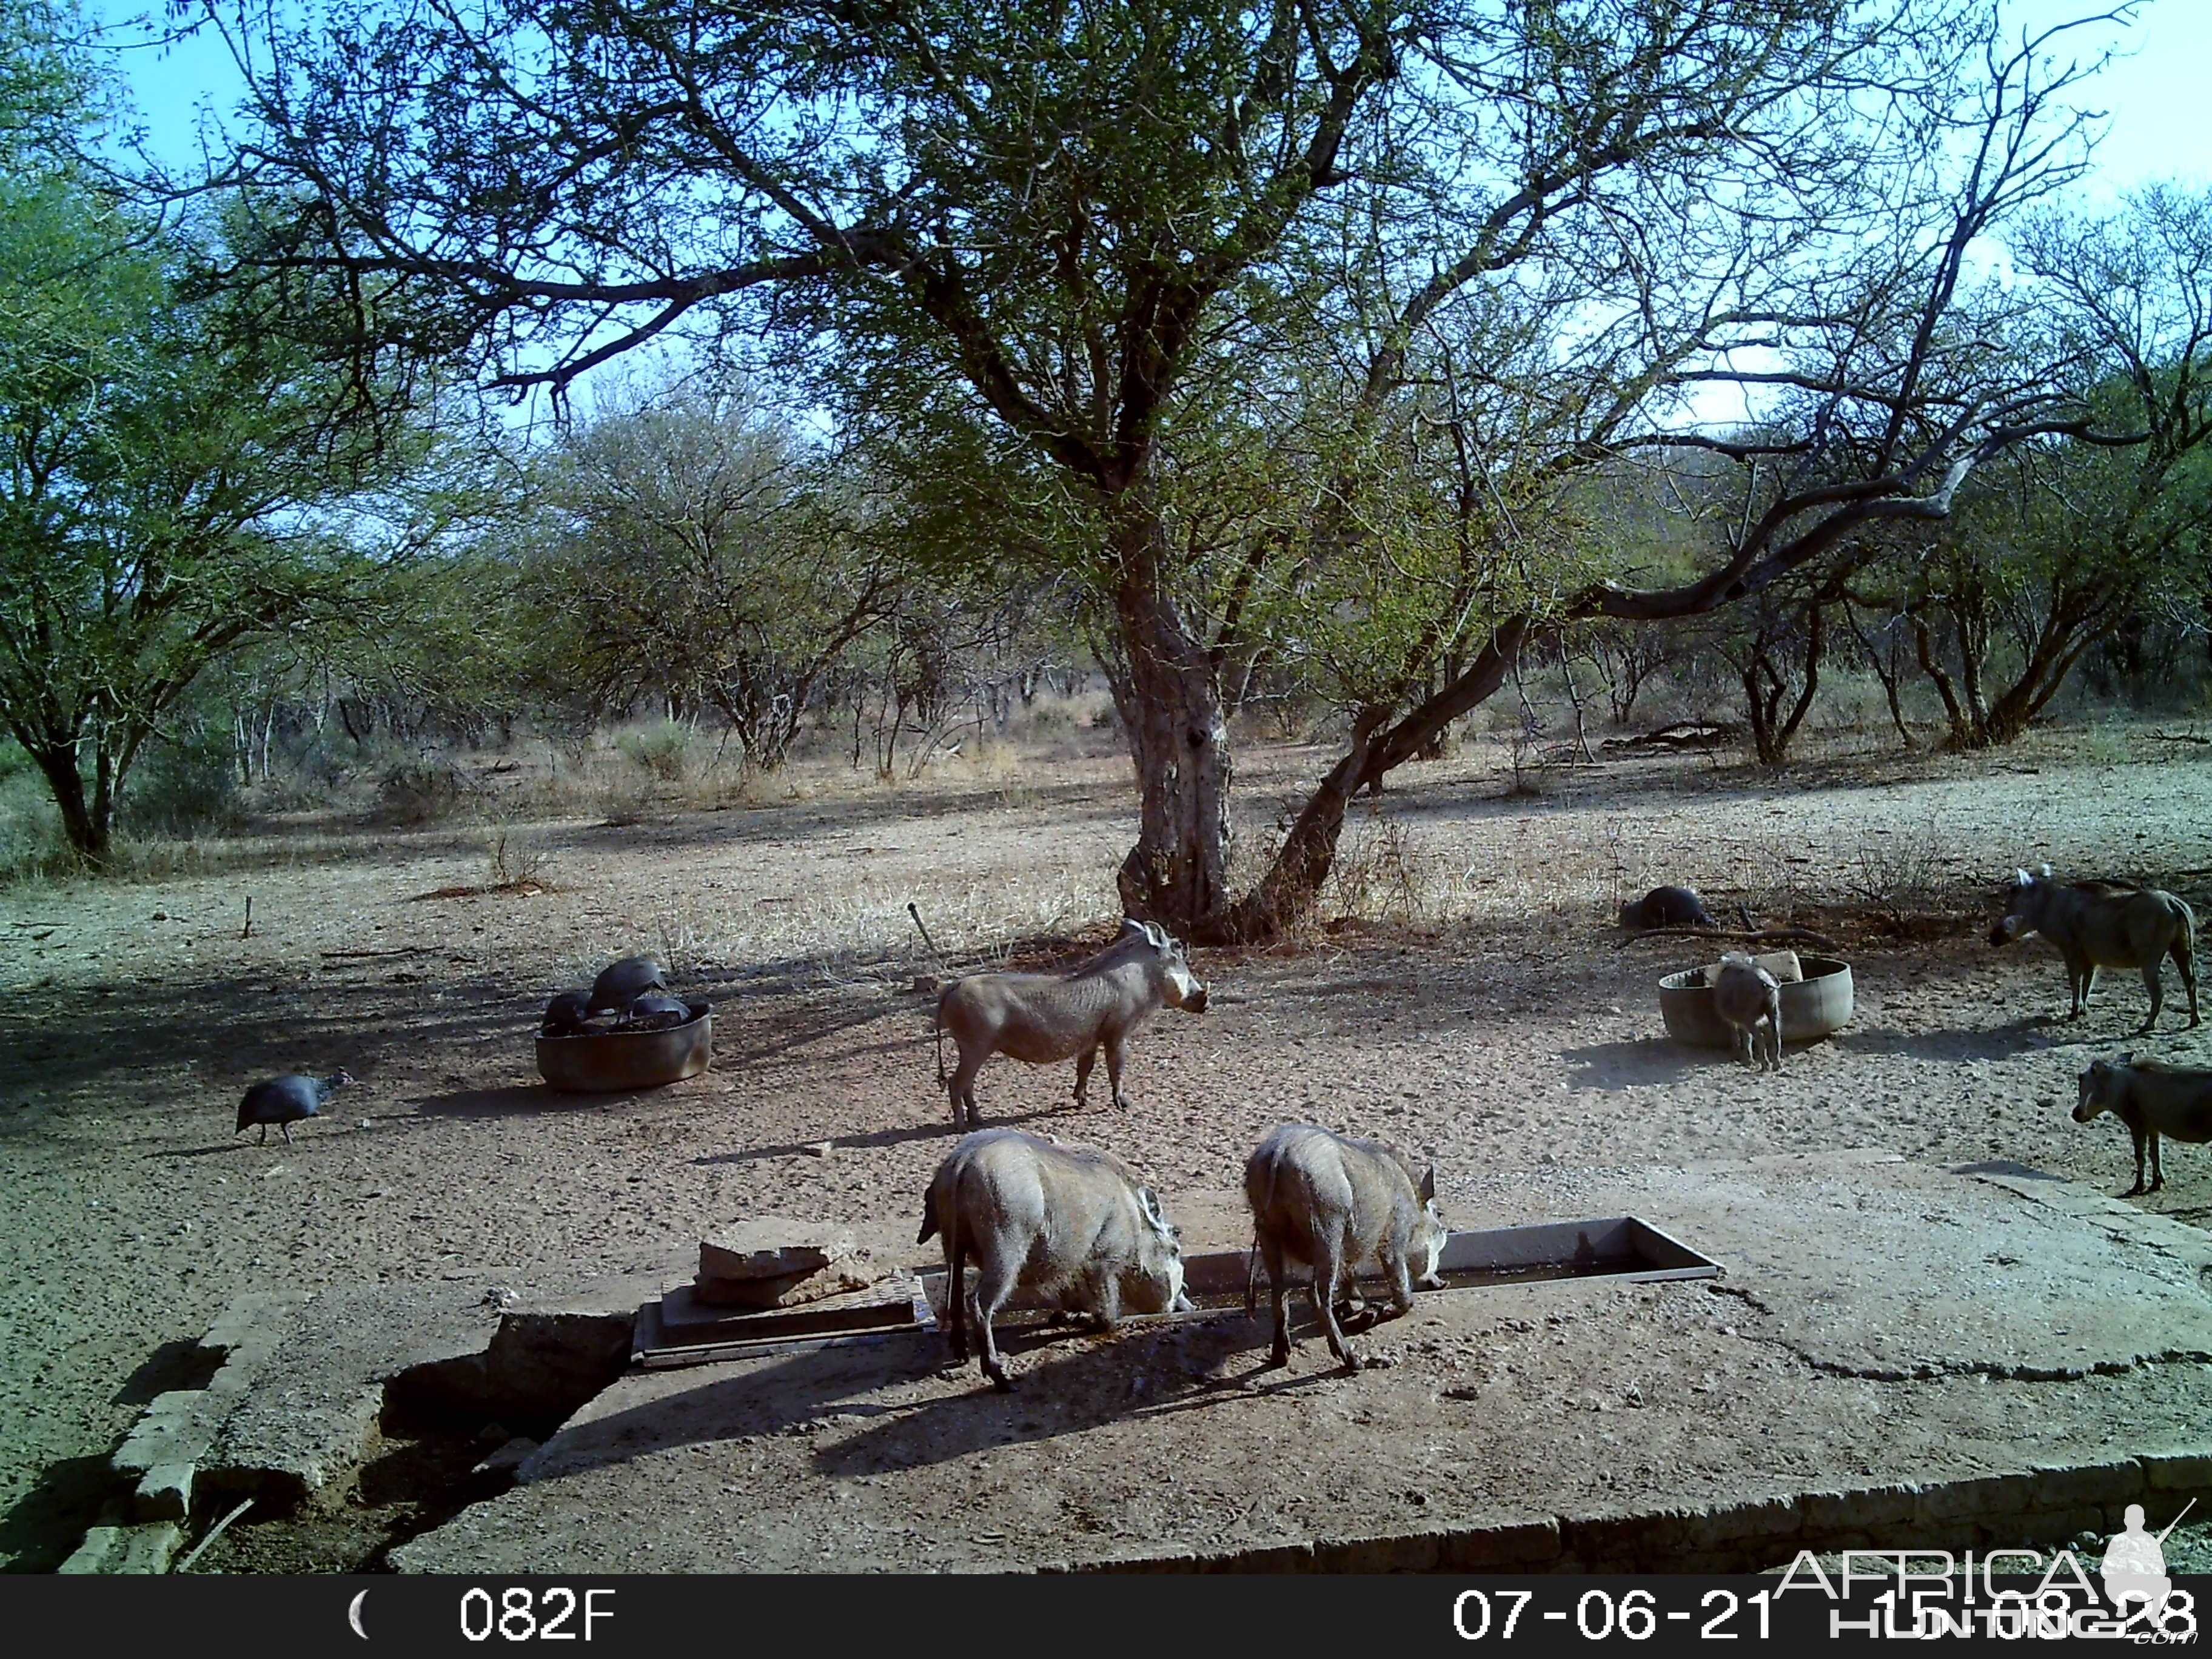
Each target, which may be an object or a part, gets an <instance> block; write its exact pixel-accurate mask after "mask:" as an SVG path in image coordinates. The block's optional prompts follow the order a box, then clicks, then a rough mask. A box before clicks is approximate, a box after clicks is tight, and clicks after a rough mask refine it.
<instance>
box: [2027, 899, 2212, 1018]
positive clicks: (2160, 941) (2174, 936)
mask: <svg viewBox="0 0 2212 1659" xmlns="http://www.w3.org/2000/svg"><path fill="white" fill-rule="evenodd" d="M2003 897H2004V905H2005V909H2004V914H2003V915H2001V916H1999V917H1998V918H1997V921H1996V926H1995V927H1992V928H1990V944H1992V945H2006V944H2009V943H2010V942H2011V941H2012V940H2014V939H2020V938H2023V937H2024V936H2026V935H2027V934H2029V933H2040V934H2042V935H2043V936H2044V938H2045V939H2049V940H2050V941H2051V943H2052V944H2053V945H2057V947H2058V954H2059V955H2060V956H2062V957H2064V958H2065V959H2066V982H2067V985H2068V987H2069V988H2070V989H2071V990H2072V991H2073V993H2074V1006H2073V1008H2072V1009H2071V1010H2070V1011H2069V1012H2068V1014H2067V1016H2066V1017H2067V1018H2069V1019H2075V1018H2080V1016H2081V1011H2082V1010H2083V1009H2085V1008H2087V1006H2089V994H2090V992H2092V991H2093V990H2095V989H2096V988H2097V969H2100V968H2140V969H2142V976H2143V987H2144V988H2145V989H2146V990H2148V992H2149V993H2150V1012H2149V1014H2148V1016H2146V1017H2145V1018H2144V1020H2143V1023H2142V1024H2141V1025H2140V1026H2138V1027H2136V1036H2146V1035H2147V1034H2148V1032H2149V1031H2150V1030H2151V1028H2152V1027H2153V1026H2154V1025H2156V1024H2158V1011H2159V1010H2160V1008H2161V1007H2163V1006H2165V1004H2166V989H2165V987H2164V985H2163V984H2162V983H2161V982H2160V974H2161V970H2162V969H2163V968H2164V966H2165V961H2166V957H2172V958H2173V964H2174V966H2175V967H2177V968H2179V969H2181V982H2182V983H2183V984H2184V985H2185V986H2187V987H2189V1023H2190V1024H2191V1025H2194V1024H2197V915H2196V913H2195V912H2194V911H2192V910H2191V908H2189V907H2188V905H2186V904H2185V903H2184V902H2182V901H2181V900H2179V899H2178V898H2176V897H2175V896H2173V895H2172V894H2171V893H2164V892H2160V891H2159V890H2157V889H2156V888H2150V887H2115V886H2111V885H2108V884H2106V883H2104V882H2101V881H2084V882H2076V883H2075V884H2073V885H2072V886H2062V885H2060V884H2058V883H2057V882H2055V881H2053V880H2052V879H2051V866H2049V865H2047V864H2046V865H2045V866H2042V868H2041V869H2040V870H2039V871H2038V872H2036V873H2035V874H2034V875H2030V874H2028V872H2027V871H2025V870H2021V871H2018V872H2015V874H2014V877H2013V879H2012V881H2011V882H2010V884H2008V885H2007V886H2006V888H2005V890H2004V895H2003Z"/></svg>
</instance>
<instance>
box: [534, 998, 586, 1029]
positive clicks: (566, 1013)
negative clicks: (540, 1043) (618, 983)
mask: <svg viewBox="0 0 2212 1659" xmlns="http://www.w3.org/2000/svg"><path fill="white" fill-rule="evenodd" d="M591 1006H592V994H591V993H590V992H589V991H563V992H562V993H561V994H560V995H559V996H557V997H555V998H554V999H553V1000H552V1001H550V1002H549V1003H547V1004H546V1005H545V1018H544V1023H543V1024H540V1025H539V1026H538V1035H539V1036H550V1037H557V1036H583V1035H584V1034H585V1033H586V1031H588V1030H591V1029H592V1027H591V1012H590V1011H591Z"/></svg>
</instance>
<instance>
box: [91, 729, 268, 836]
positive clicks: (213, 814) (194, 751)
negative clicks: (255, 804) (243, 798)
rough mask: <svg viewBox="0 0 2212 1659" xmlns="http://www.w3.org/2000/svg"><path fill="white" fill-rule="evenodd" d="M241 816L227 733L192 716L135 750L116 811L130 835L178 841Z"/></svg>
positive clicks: (227, 826)
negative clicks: (186, 723)
mask: <svg viewBox="0 0 2212 1659" xmlns="http://www.w3.org/2000/svg"><path fill="white" fill-rule="evenodd" d="M244 816H245V811H244V808H243V805H242V804H241V803H240V799H239V781H238V756H237V753H236V750H234V747H233V745H232V741H231V736H230V733H229V732H228V731H224V730H221V729H219V728H216V727H213V726H207V725H202V724H199V723H197V722H196V723H194V724H192V725H189V726H185V727H184V728H183V729H182V730H180V731H179V732H178V733H177V734H176V735H175V736H174V737H173V738H159V739H156V740H155V742H154V743H152V744H149V745H148V747H147V748H146V749H145V750H143V751H142V752H141V753H140V755H139V757H138V760H137V764H136V765H134V766H133V767H132V768H131V774H130V776H129V777H128V779H126V780H125V787H124V791H123V799H122V800H121V801H120V802H119V803H118V812H117V817H118V819H119V821H120V822H121V824H122V827H123V828H124V829H126V830H128V831H129V832H130V833H131V834H132V835H135V836H173V837H175V838H177V839H179V840H180V841H189V840H191V838H192V837H193V836H197V835H202V834H204V833H206V832H208V831H210V830H219V829H235V828H236V827H237V826H238V823H239V821H240V819H241V818H242V817H244Z"/></svg>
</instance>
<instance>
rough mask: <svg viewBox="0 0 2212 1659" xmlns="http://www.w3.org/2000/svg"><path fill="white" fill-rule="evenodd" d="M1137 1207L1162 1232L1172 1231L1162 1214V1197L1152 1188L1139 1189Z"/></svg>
mask: <svg viewBox="0 0 2212 1659" xmlns="http://www.w3.org/2000/svg"><path fill="white" fill-rule="evenodd" d="M1137 1207H1138V1208H1139V1209H1140V1210H1142V1211H1143V1212H1145V1214H1146V1216H1147V1217H1148V1218H1151V1221H1152V1225H1154V1226H1155V1227H1158V1229H1159V1230H1160V1231H1162V1232H1167V1231H1170V1228H1169V1226H1168V1218H1167V1217H1166V1216H1165V1215H1164V1214H1162V1213H1161V1212H1160V1195H1159V1194H1158V1193H1156V1192H1154V1191H1153V1190H1152V1188H1150V1187H1139V1188H1137Z"/></svg>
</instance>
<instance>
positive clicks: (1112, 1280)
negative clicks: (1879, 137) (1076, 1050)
mask: <svg viewBox="0 0 2212 1659" xmlns="http://www.w3.org/2000/svg"><path fill="white" fill-rule="evenodd" d="M940 1232H941V1233H942V1234H943V1235H944V1240H945V1327H946V1334H947V1335H948V1336H949V1337H950V1338H951V1342H952V1352H953V1356H954V1357H955V1358H958V1359H962V1360H964V1359H966V1358H968V1332H967V1321H968V1320H969V1319H973V1320H974V1321H975V1325H976V1327H977V1328H978V1329H980V1330H981V1333H982V1336H983V1358H982V1365H983V1374H984V1375H985V1376H987V1377H989V1378H990V1379H991V1382H992V1383H993V1385H994V1386H995V1387H997V1388H1000V1389H1012V1387H1013V1386H1014V1385H1013V1384H1012V1383H1011V1382H1009V1381H1007V1379H1006V1366H1005V1365H1004V1364H1003V1363H1001V1361H1000V1358H999V1345H998V1340H997V1338H996V1337H995V1336H994V1334H992V1329H991V1321H992V1320H993V1318H994V1317H995V1316H997V1314H998V1312H999V1310H1000V1309H1001V1308H1003V1307H1004V1306H1005V1305H1006V1299H1007V1298H1008V1297H1011V1296H1012V1295H1013V1293H1014V1292H1015V1291H1018V1290H1024V1291H1042V1292H1044V1293H1045V1294H1047V1295H1053V1296H1057V1297H1059V1299H1060V1306H1061V1307H1062V1308H1064V1309H1066V1310H1069V1311H1071V1312H1074V1313H1081V1314H1086V1315H1088V1316H1090V1319H1091V1326H1092V1328H1094V1329H1097V1330H1111V1329H1112V1328H1114V1324H1115V1321H1117V1320H1118V1319H1119V1318H1120V1317H1121V1315H1122V1313H1123V1312H1124V1311H1127V1312H1129V1313H1170V1312H1183V1311H1187V1310H1188V1309H1189V1307H1190V1305H1191V1304H1190V1300H1189V1298H1188V1297H1186V1296H1184V1295H1183V1291H1182V1236H1181V1235H1180V1234H1179V1233H1178V1232H1177V1231H1176V1230H1175V1228H1173V1227H1171V1226H1170V1225H1168V1220H1167V1218H1166V1217H1165V1216H1164V1215H1163V1214H1162V1213H1161V1212H1160V1200H1159V1199H1158V1196H1157V1195H1156V1194H1154V1193H1153V1191H1152V1188H1149V1187H1147V1186H1146V1185H1145V1184H1144V1183H1143V1182H1140V1181H1139V1180H1138V1178H1137V1175H1136V1172H1135V1171H1134V1170H1132V1169H1130V1168H1129V1166H1128V1165H1127V1164H1124V1163H1122V1162H1121V1159H1120V1158H1115V1156H1114V1155H1113V1154H1112V1153H1111V1152H1100V1151H1098V1150H1097V1148H1096V1147H1091V1146H1064V1145H1061V1144H1060V1143H1059V1142H1056V1141H1050V1140H1044V1139H1040V1138H1038V1137H1037V1136H1036V1135H1029V1134H1024V1133H1022V1132H1021V1131H1020V1130H1018V1129H982V1130H979V1131H977V1132H976V1133H974V1134H971V1135H963V1136H962V1137H961V1139H960V1144H959V1145H958V1146H955V1147H954V1148H953V1149H952V1150H951V1152H949V1153H948V1154H946V1156H945V1161H944V1162H943V1163H942V1164H939V1165H938V1166H937V1174H936V1176H934V1177H933V1179H932V1180H931V1182H930V1183H929V1190H928V1191H927V1193H926V1194H923V1196H922V1200H921V1233H920V1234H919V1235H917V1236H916V1237H915V1243H918V1244H922V1243H928V1241H929V1239H930V1238H931V1237H932V1236H933V1235H934V1234H937V1233H940ZM971 1256H972V1257H973V1258H974V1259H975V1270H976V1271H975V1290H974V1291H969V1289H968V1288H967V1285H968V1261H969V1257H971Z"/></svg>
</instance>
